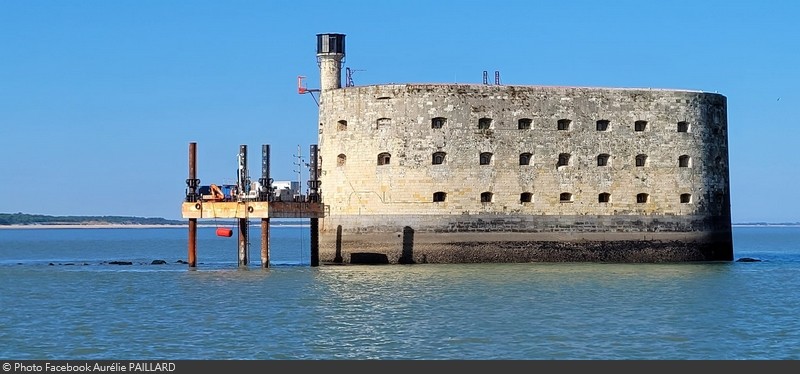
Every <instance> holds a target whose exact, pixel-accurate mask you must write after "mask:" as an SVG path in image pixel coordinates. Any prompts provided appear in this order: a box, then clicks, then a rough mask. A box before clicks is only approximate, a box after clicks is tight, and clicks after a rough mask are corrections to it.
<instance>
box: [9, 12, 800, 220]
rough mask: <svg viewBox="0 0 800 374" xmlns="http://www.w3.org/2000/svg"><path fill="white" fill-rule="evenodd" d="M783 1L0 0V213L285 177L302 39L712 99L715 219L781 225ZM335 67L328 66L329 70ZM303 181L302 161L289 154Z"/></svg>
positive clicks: (784, 207)
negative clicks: (719, 119) (721, 108)
mask: <svg viewBox="0 0 800 374" xmlns="http://www.w3.org/2000/svg"><path fill="white" fill-rule="evenodd" d="M798 4H800V2H797V1H789V0H785V1H783V0H780V1H778V0H776V1H736V0H729V1H721V0H714V1H689V0H671V1H653V2H651V1H641V0H636V1H611V0H609V1H570V0H557V1H532V0H530V1H522V0H521V1H419V0H408V1H330V2H322V1H266V0H265V1H241V0H225V1H222V0H220V1H198V0H195V1H178V0H136V1H133V0H74V1H66V0H59V1H42V0H0V196H2V198H0V213H16V212H23V213H32V214H49V215H126V216H128V215H130V216H142V217H164V218H170V219H180V205H181V203H182V202H183V198H184V196H185V189H186V183H185V179H186V178H187V177H188V148H189V143H190V142H197V150H198V164H197V168H198V177H199V178H200V179H201V183H203V184H209V183H230V182H233V181H234V179H235V175H236V174H235V171H236V166H237V161H236V155H237V153H238V151H239V145H240V144H245V145H247V146H248V149H249V154H248V156H249V161H250V162H249V168H250V171H251V177H252V178H253V179H257V178H258V177H259V176H260V159H261V154H260V150H261V145H262V144H270V145H271V148H272V152H271V155H272V163H271V165H272V176H273V178H274V179H276V180H296V179H297V173H296V170H297V166H295V165H294V163H295V162H296V161H297V160H296V158H295V156H296V155H297V154H298V145H299V146H300V150H301V153H302V156H304V158H306V157H305V156H307V154H308V149H309V145H311V144H315V143H316V142H317V132H316V130H317V105H316V103H315V102H314V99H313V98H312V97H311V96H310V95H299V94H297V76H298V75H305V76H307V78H306V81H307V85H308V87H309V88H315V87H318V85H319V71H318V68H317V63H316V56H315V48H316V34H318V33H326V32H333V33H343V34H346V35H347V36H346V47H347V56H346V61H345V66H346V67H350V68H351V69H353V70H355V73H354V75H353V79H354V82H355V84H356V85H366V84H379V83H390V82H395V83H423V82H432V83H452V82H458V83H481V82H482V72H483V71H484V70H486V71H488V72H489V74H490V80H492V81H493V78H494V71H499V72H500V76H501V81H502V83H503V84H522V85H565V86H605V87H642V88H647V87H653V88H675V89H696V90H704V91H710V92H719V93H721V94H724V95H725V96H727V98H728V125H729V136H730V138H729V145H730V160H731V170H730V171H731V188H732V212H733V221H734V222H753V221H764V222H797V221H800V194H797V193H795V189H797V188H798V185H800V176H798V174H800V173H798V162H799V161H800V152H798V144H800V120H798V119H799V118H800V112H798V111H797V110H798V109H799V108H800V106H798V101H799V100H800V95H798V89H799V88H800V87H798V86H800V44H798V43H799V42H800V28H798V23H797V22H798V20H800V5H798ZM343 79H344V77H343ZM302 178H303V181H304V183H305V178H307V171H306V169H305V168H303V174H302Z"/></svg>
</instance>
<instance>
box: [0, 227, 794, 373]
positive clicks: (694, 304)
mask: <svg viewBox="0 0 800 374" xmlns="http://www.w3.org/2000/svg"><path fill="white" fill-rule="evenodd" d="M307 231H308V228H290V227H273V228H272V230H271V238H272V239H271V244H272V252H271V260H272V263H271V267H270V268H269V269H261V268H260V264H259V246H260V243H259V242H258V236H259V232H260V231H259V228H258V227H257V226H256V227H253V228H252V229H251V236H253V237H255V240H256V241H253V242H252V243H251V251H250V257H251V259H252V262H251V264H250V266H249V267H247V268H245V269H239V268H238V267H237V260H236V259H237V255H236V246H237V244H236V238H235V236H234V237H232V238H220V237H216V236H215V235H214V229H213V228H200V229H199V236H198V254H197V256H198V267H197V269H196V270H189V269H188V267H187V265H185V264H181V263H177V261H178V260H185V259H186V246H187V244H186V243H187V232H186V230H185V229H179V228H165V229H47V230H7V229H4V230H0V308H2V313H0V358H4V359H113V360H133V359H170V360H176V359H290V360H294V359H298V360H299V359H414V360H415V359H525V360H529V359H567V360H577V359H604V360H608V359H611V360H615V359H625V360H628V359H646V360H649V359H703V360H705V359H714V360H717V359H734V360H738V359H747V360H754V359H767V360H777V359H793V360H796V359H800V318H798V313H800V244H798V243H800V228H796V227H779V228H735V229H734V245H735V253H734V255H735V258H737V259H738V258H742V257H753V258H758V259H761V260H763V261H762V262H755V263H744V262H732V263H727V264H666V265H664V264H661V265H643V264H637V265H624V264H591V263H575V264H539V263H537V264H465V265H434V264H418V265H411V266H401V265H391V266H320V267H314V268H312V267H309V266H308V263H309V259H308V257H309V256H308V243H309V239H308V233H307ZM156 259H163V260H165V261H167V264H166V265H151V264H150V263H151V262H152V260H156ZM115 260H118V261H131V262H133V265H129V266H124V265H110V264H109V263H108V262H109V261H115ZM51 264H52V265H51Z"/></svg>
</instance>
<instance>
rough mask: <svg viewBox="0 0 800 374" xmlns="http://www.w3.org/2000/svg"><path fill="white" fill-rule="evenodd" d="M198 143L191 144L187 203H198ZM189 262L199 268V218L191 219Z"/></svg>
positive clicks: (191, 266)
mask: <svg viewBox="0 0 800 374" xmlns="http://www.w3.org/2000/svg"><path fill="white" fill-rule="evenodd" d="M196 163H197V143H195V142H192V143H189V179H187V180H186V184H187V186H188V187H189V189H188V191H187V192H186V200H187V201H196V200H197V195H196V193H197V185H198V184H199V182H200V181H199V180H198V179H197V167H196ZM188 257H189V258H188V259H187V260H188V262H189V267H190V268H193V267H196V266H197V218H189V255H188Z"/></svg>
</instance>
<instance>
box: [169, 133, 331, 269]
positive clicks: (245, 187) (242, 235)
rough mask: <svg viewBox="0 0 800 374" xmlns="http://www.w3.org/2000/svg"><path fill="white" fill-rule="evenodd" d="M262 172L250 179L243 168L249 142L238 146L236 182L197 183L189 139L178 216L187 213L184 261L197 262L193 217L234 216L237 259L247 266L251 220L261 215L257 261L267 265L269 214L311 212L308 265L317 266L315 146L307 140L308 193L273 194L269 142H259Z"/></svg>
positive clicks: (321, 210)
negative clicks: (259, 249) (187, 174)
mask: <svg viewBox="0 0 800 374" xmlns="http://www.w3.org/2000/svg"><path fill="white" fill-rule="evenodd" d="M261 149H262V159H261V178H259V179H258V180H257V181H251V180H250V176H249V173H248V168H247V146H246V145H240V146H239V155H238V161H239V166H238V169H237V176H236V177H237V178H236V183H235V184H231V185H221V184H209V185H201V184H200V179H198V178H197V143H194V142H192V143H189V178H187V179H186V186H187V188H186V198H185V200H184V202H183V204H182V205H181V216H182V217H183V218H187V219H189V243H188V244H189V246H188V264H189V267H190V268H195V267H197V220H198V219H235V220H237V234H238V265H239V266H240V267H246V266H248V264H249V262H250V259H249V258H248V257H249V255H248V252H249V251H248V243H249V241H248V239H249V237H250V233H249V230H250V220H251V219H260V220H261V267H262V268H268V267H269V228H270V219H272V218H309V219H310V221H311V224H310V226H311V257H310V259H311V266H319V236H318V235H317V233H318V232H319V231H318V227H319V218H323V217H324V216H325V206H324V205H323V204H322V203H321V202H320V199H319V194H318V188H319V179H318V167H317V161H316V160H317V146H316V145H311V157H310V160H311V161H310V163H309V170H310V176H309V180H308V188H309V189H308V191H309V192H308V194H307V195H300V194H297V195H295V196H292V198H290V199H283V198H280V196H278V197H276V194H275V186H274V185H273V179H272V178H270V160H269V158H270V146H269V145H268V144H264V145H262V148H261ZM232 231H233V230H231V229H227V228H218V229H217V235H218V236H227V237H230V236H232V235H233V232H232Z"/></svg>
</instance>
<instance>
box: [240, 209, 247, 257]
mask: <svg viewBox="0 0 800 374" xmlns="http://www.w3.org/2000/svg"><path fill="white" fill-rule="evenodd" d="M247 225H248V224H247V219H246V218H239V266H247V263H248V262H249V261H248V259H247Z"/></svg>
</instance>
